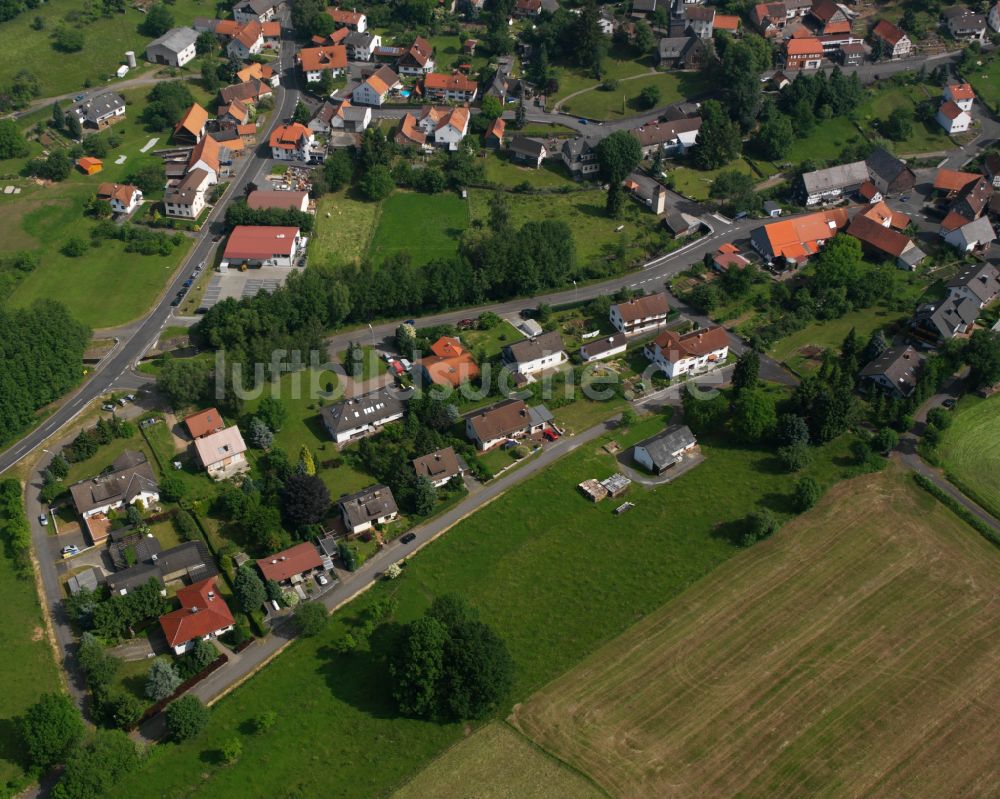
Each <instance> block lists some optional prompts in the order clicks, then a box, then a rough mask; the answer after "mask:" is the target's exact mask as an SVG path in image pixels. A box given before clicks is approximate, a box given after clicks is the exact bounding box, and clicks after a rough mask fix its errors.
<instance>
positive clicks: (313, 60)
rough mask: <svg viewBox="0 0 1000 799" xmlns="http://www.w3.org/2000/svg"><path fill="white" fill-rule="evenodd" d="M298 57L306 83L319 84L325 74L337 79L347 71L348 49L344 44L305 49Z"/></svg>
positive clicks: (300, 51)
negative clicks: (327, 73)
mask: <svg viewBox="0 0 1000 799" xmlns="http://www.w3.org/2000/svg"><path fill="white" fill-rule="evenodd" d="M298 57H299V66H300V67H301V68H302V74H303V75H305V76H306V83H319V81H320V80H322V78H323V73H324V72H329V73H330V75H331V76H333V77H334V78H337V77H340V76H341V75H343V74H344V72H346V71H347V48H346V47H345V46H344V45H342V44H332V45H324V46H323V47H304V48H302V49H301V50H299V54H298Z"/></svg>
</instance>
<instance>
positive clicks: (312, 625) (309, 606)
mask: <svg viewBox="0 0 1000 799" xmlns="http://www.w3.org/2000/svg"><path fill="white" fill-rule="evenodd" d="M292 615H293V617H294V619H295V627H296V629H298V631H299V633H300V634H301V635H304V636H306V637H307V638H312V637H314V636H317V635H319V634H320V633H321V632H323V628H324V627H326V622H327V620H328V618H329V616H328V615H327V612H326V608H325V607H324V606H323V603H322V602H300V603H299V604H298V605H296V606H295V610H294V611H293V613H292Z"/></svg>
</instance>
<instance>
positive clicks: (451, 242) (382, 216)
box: [368, 191, 469, 264]
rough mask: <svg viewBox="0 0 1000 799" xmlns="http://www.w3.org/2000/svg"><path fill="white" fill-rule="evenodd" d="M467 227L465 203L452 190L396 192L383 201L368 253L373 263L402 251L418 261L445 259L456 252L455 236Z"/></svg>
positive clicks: (456, 241) (467, 209)
mask: <svg viewBox="0 0 1000 799" xmlns="http://www.w3.org/2000/svg"><path fill="white" fill-rule="evenodd" d="M468 226H469V208H468V205H467V202H466V201H465V200H463V199H462V198H461V197H459V196H458V195H457V194H455V193H454V192H442V193H441V194H433V195H428V194H417V193H415V192H402V191H396V192H394V193H393V194H392V195H390V196H389V197H388V198H387V199H385V200H383V201H382V205H381V208H380V209H379V218H378V226H377V227H376V229H375V235H374V237H373V238H372V241H371V244H370V246H369V248H368V255H369V256H370V257H371V258H372V259H373V260H374V261H375V262H376V263H379V262H381V261H384V260H385V259H386V258H387V257H388V256H390V255H395V254H396V253H398V252H402V251H406V252H408V253H410V255H411V256H412V258H413V261H414V263H417V264H425V263H427V262H428V261H432V260H434V259H435V258H448V257H450V256H452V255H454V254H455V252H456V251H457V249H458V238H459V236H461V235H462V231H464V230H465V229H466V228H467V227H468Z"/></svg>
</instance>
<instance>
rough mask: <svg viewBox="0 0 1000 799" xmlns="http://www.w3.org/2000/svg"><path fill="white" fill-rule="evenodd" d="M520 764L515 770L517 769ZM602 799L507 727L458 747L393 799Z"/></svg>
mask: <svg viewBox="0 0 1000 799" xmlns="http://www.w3.org/2000/svg"><path fill="white" fill-rule="evenodd" d="M515 764H516V765H515ZM456 796H461V797H464V799H556V797H574V799H601V797H603V796H604V793H603V792H602V791H600V790H598V789H597V788H596V787H594V786H593V785H592V784H591V783H590V782H588V781H587V780H586V779H585V778H583V777H581V776H580V775H579V774H575V773H574V772H572V771H570V770H569V769H568V768H566V767H565V766H564V765H562V764H561V763H559V762H558V761H557V760H555V759H554V758H551V757H549V756H548V755H546V754H544V753H543V752H542V751H541V750H540V749H538V748H537V747H536V746H533V745H532V744H530V743H529V742H528V741H526V740H525V739H524V738H523V737H522V736H521V735H519V734H518V733H517V732H515V731H514V730H512V729H511V728H510V727H508V726H507V725H506V724H501V723H498V722H494V723H493V724H488V725H487V726H485V727H483V728H482V729H480V730H478V731H476V732H475V733H473V734H472V735H470V736H469V737H468V738H465V739H464V740H462V741H460V742H459V743H457V744H455V745H454V746H453V747H452V748H451V749H449V750H448V751H447V752H445V753H444V754H443V755H442V756H441V757H439V758H438V759H437V760H435V761H434V762H433V763H431V764H430V765H429V766H428V767H427V768H425V769H424V770H423V771H421V772H420V773H419V774H417V776H416V777H414V778H413V779H412V780H411V781H410V782H408V783H407V784H406V785H404V786H403V787H402V788H400V789H399V790H398V791H396V792H395V793H394V794H392V799H453V797H456Z"/></svg>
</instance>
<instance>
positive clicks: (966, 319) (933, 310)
mask: <svg viewBox="0 0 1000 799" xmlns="http://www.w3.org/2000/svg"><path fill="white" fill-rule="evenodd" d="M979 311H980V308H979V303H978V302H977V301H976V300H973V299H972V298H970V297H965V298H958V297H949V298H948V299H946V300H942V301H941V302H939V303H928V304H927V305H922V306H921V307H919V308H918V309H917V312H916V313H915V314H914V315H913V322H912V329H913V332H914V335H916V336H917V337H918V338H923V339H925V340H929V341H932V342H940V341H948V340H949V339H952V338H954V337H955V336H957V335H960V334H962V333H967V332H968V331H969V330H970V329H971V328H972V326H973V325H974V324H975V322H976V319H978V318H979Z"/></svg>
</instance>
